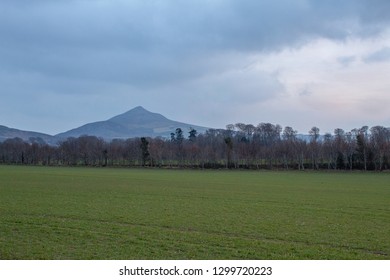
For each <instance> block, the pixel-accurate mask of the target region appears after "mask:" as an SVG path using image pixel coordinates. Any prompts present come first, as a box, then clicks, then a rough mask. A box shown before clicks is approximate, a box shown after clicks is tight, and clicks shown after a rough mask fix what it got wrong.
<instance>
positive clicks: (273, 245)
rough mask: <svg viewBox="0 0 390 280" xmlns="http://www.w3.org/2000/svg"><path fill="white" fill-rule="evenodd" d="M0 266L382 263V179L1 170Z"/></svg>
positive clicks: (389, 232)
mask: <svg viewBox="0 0 390 280" xmlns="http://www.w3.org/2000/svg"><path fill="white" fill-rule="evenodd" d="M0 259H390V174H381V173H336V172H332V173H327V172H318V173H317V172H271V171H268V172H267V171H262V172H255V171H191V170H156V169H98V168H95V169H93V168H49V167H20V166H0Z"/></svg>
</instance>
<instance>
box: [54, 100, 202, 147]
mask: <svg viewBox="0 0 390 280" xmlns="http://www.w3.org/2000/svg"><path fill="white" fill-rule="evenodd" d="M190 127H192V128H194V129H196V130H197V131H198V133H203V132H205V131H206V130H207V129H208V128H207V127H201V126H197V125H192V124H187V123H182V122H177V121H173V120H169V119H167V118H166V117H164V116H163V115H161V114H157V113H152V112H149V111H148V110H146V109H144V108H143V107H141V106H138V107H135V108H133V109H131V110H130V111H127V112H126V113H123V114H120V115H118V116H115V117H112V118H110V119H108V120H106V121H99V122H93V123H88V124H85V125H83V126H80V127H78V128H75V129H72V130H69V131H66V132H64V133H60V134H57V135H56V136H55V137H56V138H58V139H66V138H68V137H79V136H81V135H93V136H97V137H102V138H104V139H106V140H112V139H127V138H132V137H158V136H160V137H170V134H171V133H172V132H175V130H176V128H181V129H182V130H183V131H184V132H185V133H186V132H187V131H188V130H189V128H190Z"/></svg>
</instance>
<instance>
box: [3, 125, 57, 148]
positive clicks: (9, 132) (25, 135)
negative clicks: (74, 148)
mask: <svg viewBox="0 0 390 280" xmlns="http://www.w3.org/2000/svg"><path fill="white" fill-rule="evenodd" d="M10 138H21V139H22V140H24V141H26V142H41V143H43V142H45V143H48V144H55V143H56V139H55V137H54V136H51V135H48V134H44V133H39V132H34V131H24V130H19V129H15V128H9V127H6V126H3V125H0V142H3V141H4V140H6V139H10Z"/></svg>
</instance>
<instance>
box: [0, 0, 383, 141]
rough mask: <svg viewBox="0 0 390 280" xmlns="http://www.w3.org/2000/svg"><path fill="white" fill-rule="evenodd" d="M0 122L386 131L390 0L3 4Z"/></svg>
mask: <svg viewBox="0 0 390 280" xmlns="http://www.w3.org/2000/svg"><path fill="white" fill-rule="evenodd" d="M0 86H1V87H0V125H5V126H8V127H13V128H18V129H23V130H34V131H39V132H45V133H49V134H56V133H59V132H63V131H66V130H69V129H72V128H75V127H77V126H80V125H82V124H85V123H88V122H92V121H98V120H106V119H108V118H110V117H112V116H114V115H117V114H120V113H123V112H125V111H127V110H129V109H131V108H133V107H135V106H138V105H141V106H143V107H145V108H146V109H148V110H150V111H152V112H158V113H161V114H163V115H164V116H166V117H168V118H170V119H174V120H178V121H183V122H188V123H192V124H196V125H203V126H208V127H215V128H224V127H225V126H226V125H227V124H229V123H237V122H244V123H251V124H254V125H257V124H258V123H260V122H271V123H273V124H280V125H282V126H283V127H284V126H292V127H293V128H294V129H296V130H298V131H299V132H300V133H307V132H308V131H309V130H310V128H311V127H313V126H317V127H319V128H320V132H321V133H325V132H333V130H334V129H335V128H343V129H345V130H346V131H349V130H351V129H353V128H358V127H361V126H363V125H368V126H373V125H383V126H386V127H389V126H390V110H389V108H390V1H388V0H365V1H364V0H351V1H349V0H344V1H338V0H328V1H327V0H324V1H320V0H311V1H310V0H290V1H289V0H253V1H251V0H186V1H184V0H183V1H179V0H161V1H158V0H155V1H154V0H139V1H128V0H84V1H83V0H74V1H72V0H57V1H53V0H34V1H27V0H2V1H0Z"/></svg>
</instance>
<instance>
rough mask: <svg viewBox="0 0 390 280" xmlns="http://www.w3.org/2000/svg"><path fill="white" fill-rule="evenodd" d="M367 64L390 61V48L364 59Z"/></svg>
mask: <svg viewBox="0 0 390 280" xmlns="http://www.w3.org/2000/svg"><path fill="white" fill-rule="evenodd" d="M363 61H364V62H366V63H373V62H384V61H390V47H384V48H382V49H380V50H378V51H376V52H373V53H371V54H369V55H367V56H365V57H364V58H363Z"/></svg>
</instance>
